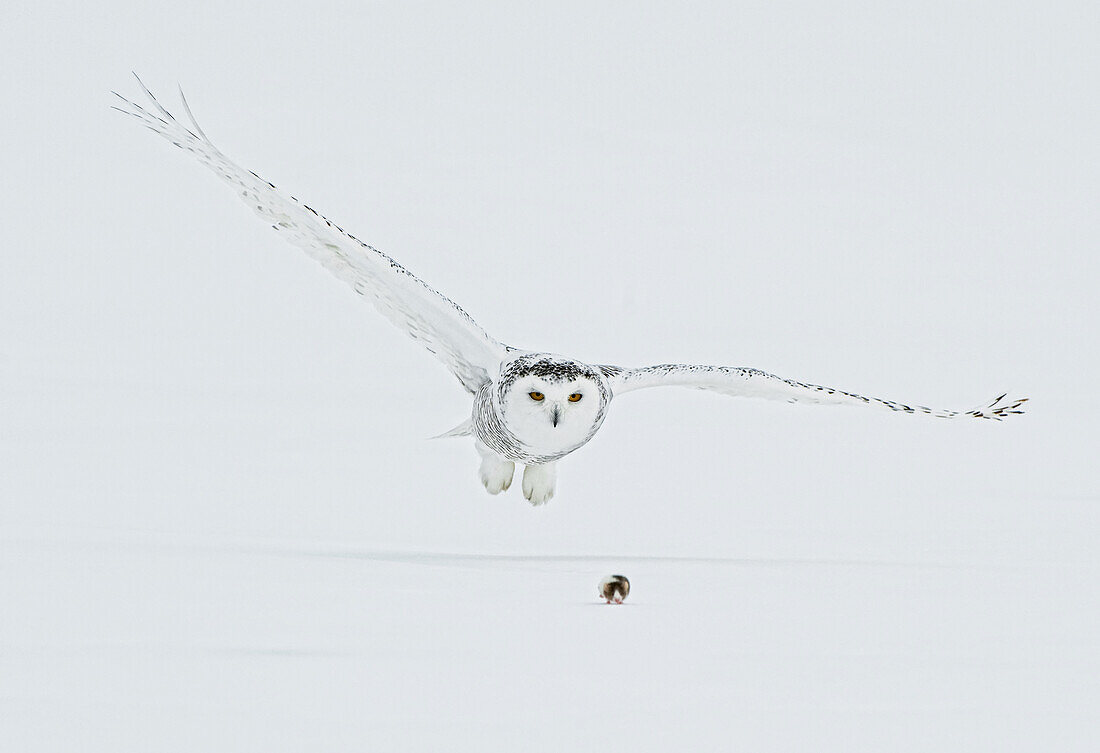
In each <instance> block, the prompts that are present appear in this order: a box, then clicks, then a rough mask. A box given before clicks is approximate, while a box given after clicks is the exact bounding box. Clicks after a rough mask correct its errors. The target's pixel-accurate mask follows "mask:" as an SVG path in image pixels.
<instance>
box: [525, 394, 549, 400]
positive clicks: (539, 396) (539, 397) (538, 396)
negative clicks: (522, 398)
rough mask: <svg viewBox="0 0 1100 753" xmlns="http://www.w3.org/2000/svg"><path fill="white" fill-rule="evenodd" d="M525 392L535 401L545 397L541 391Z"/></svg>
mask: <svg viewBox="0 0 1100 753" xmlns="http://www.w3.org/2000/svg"><path fill="white" fill-rule="evenodd" d="M527 394H528V395H530V396H531V399H532V400H534V401H536V402H537V401H539V400H542V399H543V398H544V397H546V395H544V394H542V393H541V392H528V393H527Z"/></svg>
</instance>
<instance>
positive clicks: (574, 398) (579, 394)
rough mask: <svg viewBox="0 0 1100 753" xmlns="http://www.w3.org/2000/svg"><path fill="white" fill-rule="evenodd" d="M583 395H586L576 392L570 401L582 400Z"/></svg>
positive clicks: (570, 397)
mask: <svg viewBox="0 0 1100 753" xmlns="http://www.w3.org/2000/svg"><path fill="white" fill-rule="evenodd" d="M582 397H584V395H582V394H581V393H579V392H574V393H573V394H572V395H570V396H569V402H571V403H575V402H577V401H578V400H580V399H581V398H582Z"/></svg>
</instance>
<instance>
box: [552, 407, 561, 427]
mask: <svg viewBox="0 0 1100 753" xmlns="http://www.w3.org/2000/svg"><path fill="white" fill-rule="evenodd" d="M559 420H561V408H560V407H559V406H557V405H555V406H554V412H553V413H551V414H550V423H552V424H554V426H557V425H558V421H559Z"/></svg>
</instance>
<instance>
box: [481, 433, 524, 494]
mask: <svg viewBox="0 0 1100 753" xmlns="http://www.w3.org/2000/svg"><path fill="white" fill-rule="evenodd" d="M477 453H478V454H479V455H481V468H480V469H478V475H479V476H480V477H481V483H482V485H484V487H485V491H487V492H489V493H490V494H500V493H501V492H503V491H507V489H508V487H509V486H511V485H512V476H514V475H515V472H516V464H515V463H513V462H512V461H511V460H506V459H505V458H502V457H501V456H500V455H497V454H496V453H495V452H493V451H492V450H490V449H489V448H488V447H486V446H485V445H483V444H481V442H478V443H477Z"/></svg>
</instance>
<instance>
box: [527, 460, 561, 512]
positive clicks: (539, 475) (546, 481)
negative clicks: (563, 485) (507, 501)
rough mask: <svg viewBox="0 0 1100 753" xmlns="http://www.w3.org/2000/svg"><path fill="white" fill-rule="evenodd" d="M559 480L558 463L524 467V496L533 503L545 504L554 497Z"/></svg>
mask: <svg viewBox="0 0 1100 753" xmlns="http://www.w3.org/2000/svg"><path fill="white" fill-rule="evenodd" d="M557 480H558V467H557V464H556V463H543V464H542V465H529V466H527V467H526V468H524V469H523V496H525V497H527V499H528V501H529V502H530V503H531V504H532V505H544V504H546V503H547V502H549V501H550V500H551V498H553V496H554V487H555V486H556V484H557Z"/></svg>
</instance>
